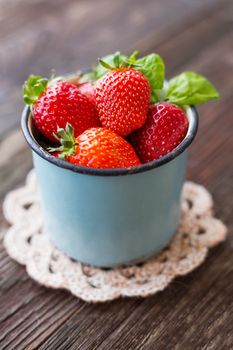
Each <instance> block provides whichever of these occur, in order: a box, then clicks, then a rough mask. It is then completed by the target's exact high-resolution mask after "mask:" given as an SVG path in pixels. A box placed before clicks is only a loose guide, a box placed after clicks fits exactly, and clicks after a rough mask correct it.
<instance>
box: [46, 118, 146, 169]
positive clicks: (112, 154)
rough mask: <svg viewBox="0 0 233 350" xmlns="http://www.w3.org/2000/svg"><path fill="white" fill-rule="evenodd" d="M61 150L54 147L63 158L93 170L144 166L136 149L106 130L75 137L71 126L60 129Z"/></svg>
mask: <svg viewBox="0 0 233 350" xmlns="http://www.w3.org/2000/svg"><path fill="white" fill-rule="evenodd" d="M58 134H59V135H60V142H61V147H58V148H52V149H51V148H50V149H49V151H50V152H54V151H55V152H57V151H60V152H61V154H60V155H59V158H63V159H65V160H67V161H68V162H70V163H72V164H75V165H83V166H87V167H91V168H130V167H133V166H137V165H140V164H141V163H140V161H139V159H138V157H137V155H136V153H135V152H134V149H133V147H132V146H131V145H130V144H129V143H128V142H127V141H126V140H125V139H123V138H122V137H121V136H119V135H117V134H115V133H114V132H113V131H111V130H109V129H106V128H91V129H88V130H86V131H84V133H82V134H81V135H79V136H78V137H76V138H75V137H74V133H73V128H72V126H71V125H70V124H67V125H66V129H65V130H64V129H58Z"/></svg>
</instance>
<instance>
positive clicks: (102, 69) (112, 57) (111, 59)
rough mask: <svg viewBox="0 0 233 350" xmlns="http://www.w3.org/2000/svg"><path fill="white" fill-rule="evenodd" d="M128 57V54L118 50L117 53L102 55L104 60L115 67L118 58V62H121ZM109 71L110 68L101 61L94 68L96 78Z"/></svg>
mask: <svg viewBox="0 0 233 350" xmlns="http://www.w3.org/2000/svg"><path fill="white" fill-rule="evenodd" d="M126 59H127V56H125V55H122V54H120V53H119V52H116V53H113V54H110V55H107V56H105V57H102V58H101V61H104V62H105V63H107V64H108V65H109V66H112V67H114V66H115V63H116V60H117V63H119V64H121V63H123V62H125V60H126ZM108 71H109V69H107V68H105V67H103V66H102V64H101V63H98V64H97V66H96V68H95V69H94V72H95V77H96V79H99V78H101V77H102V76H103V75H104V74H105V73H107V72H108Z"/></svg>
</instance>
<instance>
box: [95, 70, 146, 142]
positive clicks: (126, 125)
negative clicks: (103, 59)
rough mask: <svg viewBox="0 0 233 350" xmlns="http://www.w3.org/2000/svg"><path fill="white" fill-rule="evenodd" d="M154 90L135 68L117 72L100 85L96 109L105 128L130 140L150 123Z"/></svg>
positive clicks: (96, 95)
mask: <svg viewBox="0 0 233 350" xmlns="http://www.w3.org/2000/svg"><path fill="white" fill-rule="evenodd" d="M150 95H151V88H150V85H149V82H148V80H147V78H146V77H145V76H144V75H143V74H142V73H141V72H138V71H136V70H135V69H132V68H121V69H113V70H111V71H110V72H108V73H107V74H105V75H104V76H103V77H102V78H101V79H100V80H99V81H98V82H97V84H96V88H95V99H96V108H97V111H98V114H99V117H100V121H101V123H102V125H103V126H105V127H107V128H109V129H111V130H113V131H115V132H116V133H118V134H119V135H121V136H127V135H129V134H130V133H131V132H132V131H134V130H135V129H138V128H140V127H141V126H142V125H143V124H144V123H145V121H146V116H147V113H148V110H149V106H150Z"/></svg>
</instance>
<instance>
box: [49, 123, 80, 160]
mask: <svg viewBox="0 0 233 350" xmlns="http://www.w3.org/2000/svg"><path fill="white" fill-rule="evenodd" d="M53 135H54V137H55V138H56V139H57V140H58V141H59V142H60V144H61V146H59V147H49V148H48V149H47V150H48V152H50V153H52V152H57V151H59V152H60V154H59V156H58V157H59V158H60V159H65V158H66V157H69V156H72V155H73V154H74V152H75V147H76V146H78V143H77V142H76V140H75V137H74V129H73V127H72V125H71V124H69V123H67V124H66V128H65V129H63V128H59V127H58V128H57V134H53ZM58 135H59V136H58Z"/></svg>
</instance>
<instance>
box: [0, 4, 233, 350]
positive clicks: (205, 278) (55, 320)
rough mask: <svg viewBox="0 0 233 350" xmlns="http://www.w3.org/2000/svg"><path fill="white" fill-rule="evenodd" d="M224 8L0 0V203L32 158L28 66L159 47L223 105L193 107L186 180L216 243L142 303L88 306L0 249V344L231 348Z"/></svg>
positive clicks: (84, 61)
mask: <svg viewBox="0 0 233 350" xmlns="http://www.w3.org/2000/svg"><path fill="white" fill-rule="evenodd" d="M232 19H233V3H232V1H231V0H219V1H217V0H216V1H214V0H192V1H191V0H190V1H187V0H176V1H174V0H163V1H160V0H144V1H143V2H142V1H140V0H124V1H123V0H122V1H119V0H118V1H108V0H100V1H94V0H93V1H74V0H73V1H72V0H69V1H65V0H64V1H62V0H58V1H55V0H52V1H46V0H44V1H43V0H38V1H29V0H15V1H8V0H0V47H1V50H0V81H1V88H0V123H1V128H0V154H1V157H0V200H1V202H2V200H3V198H4V196H5V194H6V193H7V191H9V190H10V189H12V188H14V187H16V186H19V185H20V184H22V183H23V182H24V179H25V175H26V173H27V172H28V170H29V169H30V168H31V166H32V163H31V155H30V151H29V150H28V148H27V146H26V144H25V142H24V140H23V137H22V135H21V132H20V129H19V118H20V112H21V108H22V103H21V96H20V95H21V90H20V86H21V84H22V82H23V80H24V79H25V78H26V77H27V75H28V74H29V73H32V72H33V73H41V74H48V73H49V71H50V69H51V68H55V69H56V71H57V73H59V74H62V73H65V72H69V71H74V70H76V69H79V68H82V67H84V66H88V65H90V64H91V63H92V62H93V61H94V60H95V58H96V57H98V56H101V55H103V54H105V53H107V52H111V51H115V50H117V49H120V50H122V51H124V52H126V53H129V52H130V51H132V50H133V49H135V48H138V49H139V50H140V51H141V52H142V53H143V54H144V53H148V52H151V51H156V52H159V53H160V54H161V55H162V56H163V57H164V59H165V61H166V64H167V67H168V68H167V75H168V76H171V75H172V74H175V73H178V72H180V71H182V70H184V69H190V70H194V71H197V72H199V73H202V74H205V75H206V76H207V77H208V78H209V79H210V80H211V81H212V82H213V83H214V84H215V85H216V86H217V87H218V89H219V91H220V93H221V100H220V101H218V102H212V103H209V104H207V105H204V106H202V107H201V108H199V112H200V119H201V120H200V129H199V133H198V136H197V138H196V140H195V142H194V144H193V145H192V147H191V148H190V157H189V163H188V172H187V177H188V179H191V180H193V181H196V182H199V183H201V184H203V185H205V186H206V187H207V188H208V189H209V190H210V191H211V193H212V194H213V197H214V201H215V212H216V215H217V216H218V217H219V218H220V219H222V220H223V221H224V222H225V223H226V224H227V226H228V228H229V236H228V239H227V241H226V242H225V243H223V244H222V245H221V246H219V247H217V248H215V249H213V250H212V251H211V253H210V254H209V257H208V259H207V260H206V262H205V263H204V264H203V265H202V266H201V267H200V268H198V269H197V270H196V271H194V272H193V273H191V274H190V275H188V276H186V277H183V278H179V279H176V280H175V281H174V282H173V283H172V284H171V285H170V287H169V288H167V290H165V291H164V292H162V293H159V294H157V295H155V296H153V297H150V298H147V299H120V300H117V301H114V302H109V303H106V304H102V305H89V304H86V303H84V302H82V301H81V300H78V299H75V298H74V297H73V296H71V295H70V294H69V293H67V292H64V291H53V290H48V289H46V288H44V287H42V286H39V285H37V284H36V283H35V282H33V281H32V280H31V279H30V278H29V277H28V276H27V274H26V272H25V269H24V268H23V267H21V266H19V265H18V264H17V263H15V262H14V261H12V260H11V259H10V258H9V257H8V256H7V254H6V251H5V250H4V247H3V245H2V237H3V235H4V231H5V229H6V228H7V223H6V221H5V220H4V218H3V215H2V212H1V213H0V228H1V230H0V235H1V244H0V294H1V295H0V349H1V350H3V349H10V350H12V349H23V350H24V349H52V350H54V349H73V350H77V349H82V350H86V349H99V350H105V349H106V350H109V349H119V350H128V349H129V350H131V349H132V350H137V349H146V350H157V349H166V350H167V349H168V350H169V349H180V350H186V349H191V350H192V349H194V350H196V349H211V350H212V349H218V350H220V349H224V350H227V349H233V238H232V224H233V215H232V211H233V158H232V150H233V141H232V140H233V138H232V131H233V122H232V110H233V98H232V91H233V79H232V78H233V31H232V29H233V23H232Z"/></svg>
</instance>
